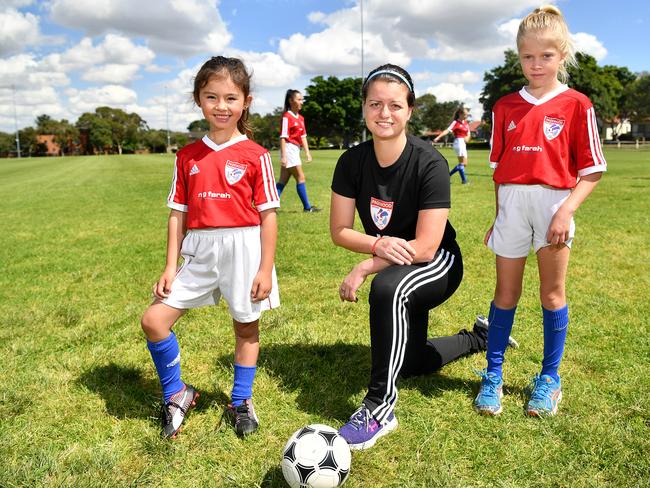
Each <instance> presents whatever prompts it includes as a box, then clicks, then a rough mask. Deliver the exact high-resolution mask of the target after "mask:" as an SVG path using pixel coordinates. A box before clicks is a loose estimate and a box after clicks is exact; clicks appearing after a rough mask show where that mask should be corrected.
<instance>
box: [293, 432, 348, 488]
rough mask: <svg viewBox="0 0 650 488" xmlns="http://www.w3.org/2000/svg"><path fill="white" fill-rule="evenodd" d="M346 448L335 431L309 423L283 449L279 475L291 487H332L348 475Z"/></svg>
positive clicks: (345, 443)
mask: <svg viewBox="0 0 650 488" xmlns="http://www.w3.org/2000/svg"><path fill="white" fill-rule="evenodd" d="M350 461H351V455H350V448H349V447H348V443H347V442H345V439H343V437H341V436H340V435H339V433H338V432H337V431H336V429H333V428H332V427H329V426H327V425H321V424H311V425H308V426H306V427H302V428H301V429H298V430H297V431H296V432H294V434H293V435H292V436H291V438H289V440H288V441H287V444H286V445H285V446H284V451H283V455H282V474H283V475H284V479H285V480H287V483H289V486H291V488H336V487H337V486H341V485H342V484H343V483H344V482H345V480H346V478H347V477H348V473H349V472H350Z"/></svg>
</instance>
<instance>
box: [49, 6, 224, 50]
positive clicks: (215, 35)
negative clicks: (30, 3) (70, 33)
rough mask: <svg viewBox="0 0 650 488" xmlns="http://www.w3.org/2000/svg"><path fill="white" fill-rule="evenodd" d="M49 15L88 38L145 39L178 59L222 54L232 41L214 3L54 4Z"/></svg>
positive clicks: (153, 46)
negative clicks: (123, 36) (118, 34)
mask: <svg viewBox="0 0 650 488" xmlns="http://www.w3.org/2000/svg"><path fill="white" fill-rule="evenodd" d="M50 14H51V18H52V19H53V20H54V21H55V22H57V23H59V24H61V25H63V26H66V27H70V28H74V29H81V30H83V31H84V32H86V34H87V35H89V36H98V35H102V34H105V33H108V32H115V31H117V32H121V33H124V34H127V35H129V36H133V37H136V38H139V37H144V38H147V39H148V43H149V46H150V47H151V48H152V49H153V50H154V51H156V52H159V51H161V52H166V53H171V54H175V55H180V56H191V55H194V54H199V53H205V52H217V51H221V50H223V49H224V48H225V47H226V46H227V45H228V44H229V43H230V40H231V39H232V35H231V34H230V32H228V29H227V27H226V25H225V23H224V21H223V19H222V18H221V15H220V14H219V10H218V2H217V1H216V0H161V1H159V2H156V5H155V8H151V7H146V6H143V4H142V3H140V2H133V1H131V0H96V1H94V2H79V1H78V0H52V2H51V4H50Z"/></svg>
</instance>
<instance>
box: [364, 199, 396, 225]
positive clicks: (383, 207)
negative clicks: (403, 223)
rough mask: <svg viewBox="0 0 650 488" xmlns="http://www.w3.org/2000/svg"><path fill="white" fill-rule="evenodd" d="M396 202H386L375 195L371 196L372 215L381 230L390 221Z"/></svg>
mask: <svg viewBox="0 0 650 488" xmlns="http://www.w3.org/2000/svg"><path fill="white" fill-rule="evenodd" d="M394 204H395V202H385V201H383V200H379V199H378V198H375V197H372V198H370V215H371V216H372V221H373V222H374V223H375V225H376V226H377V228H378V229H379V230H383V229H384V228H385V227H386V226H387V225H388V222H390V217H391V215H392V214H393V205H394Z"/></svg>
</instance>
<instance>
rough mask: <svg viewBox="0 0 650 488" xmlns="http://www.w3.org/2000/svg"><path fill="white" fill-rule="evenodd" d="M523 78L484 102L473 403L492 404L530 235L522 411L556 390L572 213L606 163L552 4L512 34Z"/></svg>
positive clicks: (531, 411) (555, 400)
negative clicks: (487, 116) (488, 276)
mask: <svg viewBox="0 0 650 488" xmlns="http://www.w3.org/2000/svg"><path fill="white" fill-rule="evenodd" d="M517 48H518V51H519V60H520V63H521V67H522V70H523V73H524V76H525V77H526V79H527V80H528V85H527V86H525V87H524V88H522V89H521V90H520V91H519V92H517V93H513V94H510V95H507V96H505V97H503V98H501V99H500V100H498V101H497V103H496V104H495V106H494V109H493V114H492V119H493V124H492V126H493V131H492V141H491V145H492V147H491V151H490V165H491V166H492V167H493V168H495V170H494V176H493V178H494V182H495V190H496V199H497V215H496V219H495V221H494V224H493V226H492V227H490V229H489V230H488V232H487V234H486V236H485V243H486V244H487V246H488V247H489V248H490V249H492V251H493V252H494V253H495V254H496V271H497V282H496V289H495V292H494V300H493V302H492V304H491V307H490V314H489V324H490V327H489V329H488V350H487V355H486V356H487V369H486V370H485V371H484V372H483V375H482V377H483V379H482V381H481V389H480V391H479V394H478V396H477V397H476V400H475V401H474V407H475V408H476V410H477V411H478V412H479V413H482V414H485V415H497V414H499V413H500V412H501V410H502V407H501V397H502V395H503V393H502V389H503V380H502V364H503V359H504V352H505V349H506V344H507V340H508V335H509V334H510V330H511V328H512V324H513V321H514V315H515V310H516V307H517V303H518V301H519V297H520V296H521V290H522V280H523V273H524V266H525V264H526V258H527V256H528V253H529V250H530V247H531V245H532V246H533V249H534V251H535V253H536V255H537V264H538V268H539V279H540V300H541V305H542V316H543V326H544V357H543V361H542V367H541V372H540V373H539V374H536V375H535V376H534V378H533V381H532V383H531V393H530V399H529V400H528V403H527V405H526V412H527V414H528V415H531V416H545V415H555V414H556V413H557V410H558V404H559V402H560V400H561V399H562V387H561V383H560V376H559V375H558V368H559V365H560V361H561V359H562V355H563V352H564V344H565V340H566V333H567V328H568V323H569V313H568V307H567V302H566V294H565V281H566V273H567V268H568V264H569V253H570V249H571V243H572V241H573V236H574V232H575V226H574V222H573V215H574V214H575V212H576V211H577V210H578V208H579V207H580V205H581V204H582V202H583V201H584V200H585V199H586V198H587V197H588V196H589V194H590V193H591V192H592V191H593V190H594V188H595V187H596V185H597V183H598V181H599V180H600V177H601V174H602V172H603V171H605V170H606V163H605V159H604V157H603V154H602V149H601V146H600V139H599V136H598V128H597V124H596V116H595V114H594V108H593V105H592V104H591V102H590V101H589V99H588V98H587V97H586V96H585V95H583V94H581V93H578V92H577V91H575V90H572V89H570V88H568V87H567V86H566V85H565V84H564V82H566V80H567V78H568V75H567V71H566V67H567V66H568V65H574V64H575V58H574V54H573V53H574V48H573V45H572V43H571V37H570V35H569V30H568V27H567V25H566V23H565V21H564V18H563V17H562V14H561V13H560V11H559V10H558V8H557V7H555V6H551V5H548V6H543V7H540V8H538V9H536V10H535V11H533V12H532V13H531V14H529V15H528V16H526V17H525V18H524V19H523V21H522V22H521V24H520V25H519V31H518V34H517Z"/></svg>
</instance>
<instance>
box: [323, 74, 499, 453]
mask: <svg viewBox="0 0 650 488" xmlns="http://www.w3.org/2000/svg"><path fill="white" fill-rule="evenodd" d="M362 96H363V104H364V116H365V122H366V126H367V127H368V130H369V131H370V132H371V133H372V140H371V141H368V142H364V143H362V144H360V145H358V146H356V147H354V148H352V149H350V150H348V151H346V152H345V153H344V154H343V155H342V156H341V158H340V159H339V161H338V163H337V165H336V169H335V171H334V177H333V181H332V202H331V216H330V232H331V235H332V240H333V241H334V243H335V244H336V245H338V246H341V247H344V248H346V249H349V250H350V251H354V252H358V253H362V254H369V255H371V256H370V257H369V258H367V259H364V260H363V261H361V262H359V263H358V264H357V265H356V266H355V267H354V268H353V269H352V271H350V273H349V274H348V275H347V276H346V277H345V279H344V280H343V283H342V284H341V287H340V288H339V293H340V297H341V300H347V301H351V302H354V301H356V299H357V297H356V293H357V290H358V289H359V287H360V286H361V285H362V284H363V282H364V281H365V279H366V278H367V277H368V276H369V275H371V274H376V275H377V276H376V277H375V278H374V280H373V281H372V285H371V288H370V298H369V301H370V340H371V352H372V370H371V375H370V383H369V386H368V393H367V394H366V396H365V398H364V400H363V403H362V405H361V408H359V409H358V410H357V411H356V412H355V413H354V414H353V415H352V417H351V418H350V420H349V421H348V423H346V424H345V425H344V426H343V427H342V428H341V429H340V433H341V435H342V436H343V437H344V438H345V439H346V440H347V441H348V443H349V444H350V447H351V448H353V449H367V448H369V447H372V446H373V445H374V444H375V442H376V441H377V439H378V438H380V437H382V436H383V435H385V434H387V433H388V432H390V431H392V430H394V429H395V428H396V427H397V419H396V418H395V414H394V413H393V409H394V407H395V402H396V401H397V388H396V381H397V377H398V375H402V376H411V375H418V374H425V373H430V372H432V371H435V370H437V369H439V368H441V367H442V366H444V365H445V364H447V363H449V362H451V361H453V360H455V359H458V358H460V357H462V356H465V355H467V354H470V353H475V352H479V351H481V350H485V339H486V337H487V330H486V327H487V326H486V325H485V324H483V323H481V322H479V321H477V326H475V327H474V330H473V331H472V332H468V331H466V330H462V331H461V332H460V333H458V334H456V335H454V336H450V337H440V338H435V339H429V340H427V326H428V315H429V310H431V309H432V308H434V307H437V306H438V305H440V304H441V303H443V302H444V301H445V300H447V299H448V298H449V297H450V296H451V295H452V294H453V293H454V291H456V289H457V288H458V286H459V285H460V282H461V280H462V277H463V261H462V257H461V253H460V249H459V247H458V244H457V243H456V232H455V231H454V228H453V227H452V226H451V224H450V223H449V221H448V220H447V215H448V214H449V208H450V183H449V168H448V165H447V161H446V160H445V159H444V158H443V157H442V156H441V155H440V153H439V152H438V151H437V150H436V149H434V148H433V147H432V146H431V144H428V143H426V142H424V141H422V140H420V139H418V138H416V137H413V136H411V135H407V133H406V124H407V122H408V120H409V118H410V116H411V113H412V111H413V106H414V103H415V94H414V91H413V81H412V80H411V77H410V76H409V74H408V73H407V72H406V71H405V70H404V69H402V68H400V67H399V66H395V65H391V64H387V65H384V66H380V67H379V68H377V69H375V70H373V71H371V72H370V74H369V75H368V77H367V78H366V80H365V82H364V85H363V89H362ZM355 209H356V211H357V212H358V213H359V217H360V219H361V222H362V224H363V228H364V231H365V233H362V232H358V231H356V230H354V227H353V224H354V217H355Z"/></svg>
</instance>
